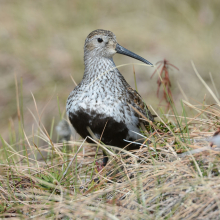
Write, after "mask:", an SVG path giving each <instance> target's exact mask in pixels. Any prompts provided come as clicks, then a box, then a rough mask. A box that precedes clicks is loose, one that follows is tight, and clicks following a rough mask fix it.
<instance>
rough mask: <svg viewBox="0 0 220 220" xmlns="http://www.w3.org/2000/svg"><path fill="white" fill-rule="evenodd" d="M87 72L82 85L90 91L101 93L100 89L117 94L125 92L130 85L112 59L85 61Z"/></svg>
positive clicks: (100, 58)
mask: <svg viewBox="0 0 220 220" xmlns="http://www.w3.org/2000/svg"><path fill="white" fill-rule="evenodd" d="M84 61H85V72H84V76H83V79H82V81H81V83H82V84H83V85H84V86H86V88H87V89H88V90H92V91H93V92H94V91H100V90H99V89H100V88H104V89H107V90H109V91H111V92H112V93H115V92H116V91H117V93H118V94H119V93H120V92H118V90H119V88H120V90H121V91H123V90H125V88H126V87H127V86H128V83H127V82H126V80H125V79H124V77H123V76H122V75H121V73H120V72H119V71H118V69H117V68H116V66H115V63H114V61H113V59H112V58H105V57H93V58H88V59H84Z"/></svg>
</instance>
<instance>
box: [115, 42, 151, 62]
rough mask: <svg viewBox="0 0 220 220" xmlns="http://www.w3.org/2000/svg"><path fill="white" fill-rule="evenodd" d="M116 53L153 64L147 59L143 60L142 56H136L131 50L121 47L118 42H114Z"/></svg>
mask: <svg viewBox="0 0 220 220" xmlns="http://www.w3.org/2000/svg"><path fill="white" fill-rule="evenodd" d="M115 50H116V52H117V53H120V54H123V55H126V56H129V57H132V58H134V59H136V60H140V61H141V62H143V63H146V64H148V65H150V66H153V64H152V63H150V62H149V61H147V60H145V59H144V58H143V57H140V56H138V55H137V54H135V53H133V52H131V51H130V50H127V49H125V48H124V47H122V46H121V45H119V44H118V43H117V44H116V48H115Z"/></svg>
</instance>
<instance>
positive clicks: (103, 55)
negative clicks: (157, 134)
mask: <svg viewBox="0 0 220 220" xmlns="http://www.w3.org/2000/svg"><path fill="white" fill-rule="evenodd" d="M116 53H118V54H122V55H126V56H129V57H132V58H134V59H136V60H139V61H141V62H143V63H145V64H147V65H149V66H153V64H152V63H150V62H149V61H147V60H146V59H144V58H142V57H141V56H139V55H137V54H135V53H133V52H131V51H129V50H127V49H126V48H124V47H122V46H121V45H120V44H118V42H117V40H116V36H115V34H114V33H113V32H111V31H108V30H102V29H97V30H94V31H92V32H91V33H90V34H89V35H88V36H87V38H86V40H85V45H84V66H85V67H84V75H83V78H82V81H81V82H80V83H79V84H78V85H77V86H76V87H75V88H74V90H73V91H72V92H71V93H70V95H69V97H68V99H67V103H66V113H67V116H68V118H69V121H70V123H71V124H72V126H73V127H74V129H75V130H76V132H77V133H78V134H79V135H80V136H81V137H82V138H86V137H88V136H90V137H91V132H89V129H90V131H92V132H93V134H94V135H95V137H96V138H98V139H101V142H102V143H104V144H105V145H111V146H116V147H119V148H124V149H126V150H134V149H139V148H140V144H137V142H136V141H138V140H139V139H140V138H142V139H143V137H142V136H141V135H140V127H141V124H143V125H145V124H149V123H148V122H146V121H144V120H142V119H141V118H142V117H141V115H144V117H146V118H148V119H149V121H152V122H153V121H154V116H153V115H152V114H151V112H150V111H149V109H148V107H147V105H146V104H145V103H144V101H143V99H142V97H141V96H140V94H139V93H138V92H137V91H136V90H134V89H132V87H131V86H130V85H129V84H128V83H127V81H126V80H125V78H124V77H123V76H122V74H121V73H120V72H119V70H118V69H117V67H116V65H115V63H114V61H113V56H114V55H115V54H116ZM139 112H140V113H141V115H140V114H139ZM128 141H130V142H132V143H131V144H128ZM87 142H89V143H93V141H92V140H91V139H88V138H87ZM133 142H135V143H133ZM103 154H104V158H103V166H105V165H106V164H107V162H108V157H107V155H106V153H105V152H103Z"/></svg>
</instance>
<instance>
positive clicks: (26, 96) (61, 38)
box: [0, 0, 220, 139]
mask: <svg viewBox="0 0 220 220" xmlns="http://www.w3.org/2000/svg"><path fill="white" fill-rule="evenodd" d="M0 7H1V13H0V125H1V126H0V134H1V135H2V136H3V137H4V138H6V139H7V138H8V129H9V127H13V126H14V127H15V130H16V127H17V104H16V87H15V76H16V78H17V82H18V87H19V95H20V98H19V100H20V103H19V104H20V108H21V112H22V114H23V115H24V124H25V130H26V132H27V133H31V128H32V124H33V121H34V119H33V117H32V115H31V114H30V112H29V110H31V111H32V112H33V113H34V115H37V114H36V110H35V106H34V101H33V98H32V95H31V93H33V95H34V97H35V99H36V103H37V106H38V110H39V114H41V116H40V117H41V119H42V122H43V123H44V125H45V126H46V127H47V128H48V129H50V126H51V124H52V121H53V118H54V119H55V122H54V123H55V124H56V123H57V122H58V120H59V119H60V113H59V108H60V112H61V114H62V113H64V112H65V104H66V99H67V97H68V95H69V93H70V92H71V90H72V89H73V88H74V83H73V82H72V80H71V77H70V75H71V76H72V77H73V78H74V80H75V81H76V82H77V83H79V82H80V80H81V78H82V75H83V68H84V66H83V46H84V41H85V38H86V37H87V35H88V34H89V33H90V32H91V31H93V30H95V29H98V28H102V29H107V30H111V31H112V32H114V33H115V35H116V37H117V40H118V42H119V44H121V45H122V46H124V47H125V48H127V49H129V50H131V51H133V52H135V53H137V54H139V55H140V56H142V57H144V58H146V59H147V60H149V61H150V62H152V63H154V64H155V63H156V62H157V61H159V60H162V59H164V58H165V59H167V60H169V61H170V62H171V63H172V64H174V65H175V66H177V67H178V68H179V71H176V70H171V71H170V79H171V83H172V93H173V97H174V100H175V103H176V105H177V109H179V111H180V113H181V110H180V108H179V106H180V100H181V99H185V98H184V96H183V94H182V93H181V91H180V89H179V86H178V84H179V85H180V86H181V88H182V89H183V91H184V93H185V94H186V96H187V98H188V100H189V102H190V103H193V104H196V103H198V104H199V103H202V102H204V97H205V101H206V102H207V103H214V100H213V98H212V97H211V95H210V94H209V93H208V91H207V90H206V88H205V87H204V85H203V84H202V83H201V81H200V80H199V79H198V77H197V76H196V75H195V72H194V70H193V68H192V65H191V60H192V61H193V62H194V63H195V65H196V67H197V70H198V72H199V73H200V74H201V76H202V77H203V79H204V80H205V81H206V82H207V84H208V85H209V86H210V88H211V89H213V84H212V82H211V79H210V75H209V73H210V72H211V73H212V76H213V79H214V82H215V85H216V87H217V89H219V84H220V77H219V69H220V61H219V58H220V40H219V38H220V28H219V25H220V13H219V10H220V3H219V0H212V1H205V0H203V1H202V0H197V1H196V0H194V1H189V0H188V1H176V0H175V1H171V0H169V1H162V0H148V1H143V0H136V1H131V0H126V1H125V0H124V1H116V0H111V1H98V0H84V1H81V0H78V1H77V0H63V1H56V0H53V1H52V0H50V1H49V0H37V1H34V0H32V1H31V0H22V1H18V0H10V1H9V0H5V1H4V0H1V1H0ZM114 60H115V63H116V65H120V64H125V63H133V62H135V63H138V61H135V60H133V59H132V58H129V57H125V56H122V55H115V56H114ZM120 71H121V73H122V74H123V75H124V77H125V78H126V80H127V81H128V83H129V84H131V85H132V86H133V87H134V76H133V66H132V65H129V66H125V67H122V68H120ZM153 71H154V68H150V67H145V66H138V65H136V66H135V72H136V78H137V86H138V91H139V93H140V94H141V95H142V97H143V98H144V100H145V101H146V103H147V104H148V105H152V106H153V107H154V109H156V110H157V111H158V112H160V111H159V107H158V103H159V102H160V100H159V99H158V98H157V96H156V91H157V84H156V81H157V75H155V76H154V78H153V79H150V76H151V74H152V73H153ZM21 85H22V88H21ZM21 91H22V92H21ZM213 91H214V90H213ZM58 100H59V104H58ZM162 104H163V103H162ZM58 106H59V107H58ZM162 107H163V106H162ZM164 109H165V110H166V108H164Z"/></svg>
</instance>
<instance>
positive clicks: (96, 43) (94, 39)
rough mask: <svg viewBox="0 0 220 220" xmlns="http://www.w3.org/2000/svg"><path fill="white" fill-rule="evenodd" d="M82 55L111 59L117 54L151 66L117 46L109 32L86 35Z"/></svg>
mask: <svg viewBox="0 0 220 220" xmlns="http://www.w3.org/2000/svg"><path fill="white" fill-rule="evenodd" d="M84 53H85V56H89V57H93V56H96V57H105V58H112V57H113V55H114V54H116V53H119V54H123V55H126V56H129V57H132V58H134V59H137V60H140V61H142V62H144V63H146V64H148V65H151V66H153V64H152V63H150V62H149V61H147V60H145V59H144V58H142V57H140V56H138V55H137V54H135V53H133V52H131V51H129V50H127V49H125V48H124V47H122V46H121V45H119V44H118V43H117V40H116V36H115V35H114V34H113V33H112V32H111V31H107V30H102V29H98V30H95V31H93V32H91V33H90V34H89V35H88V37H87V38H86V41H85V46H84Z"/></svg>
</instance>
